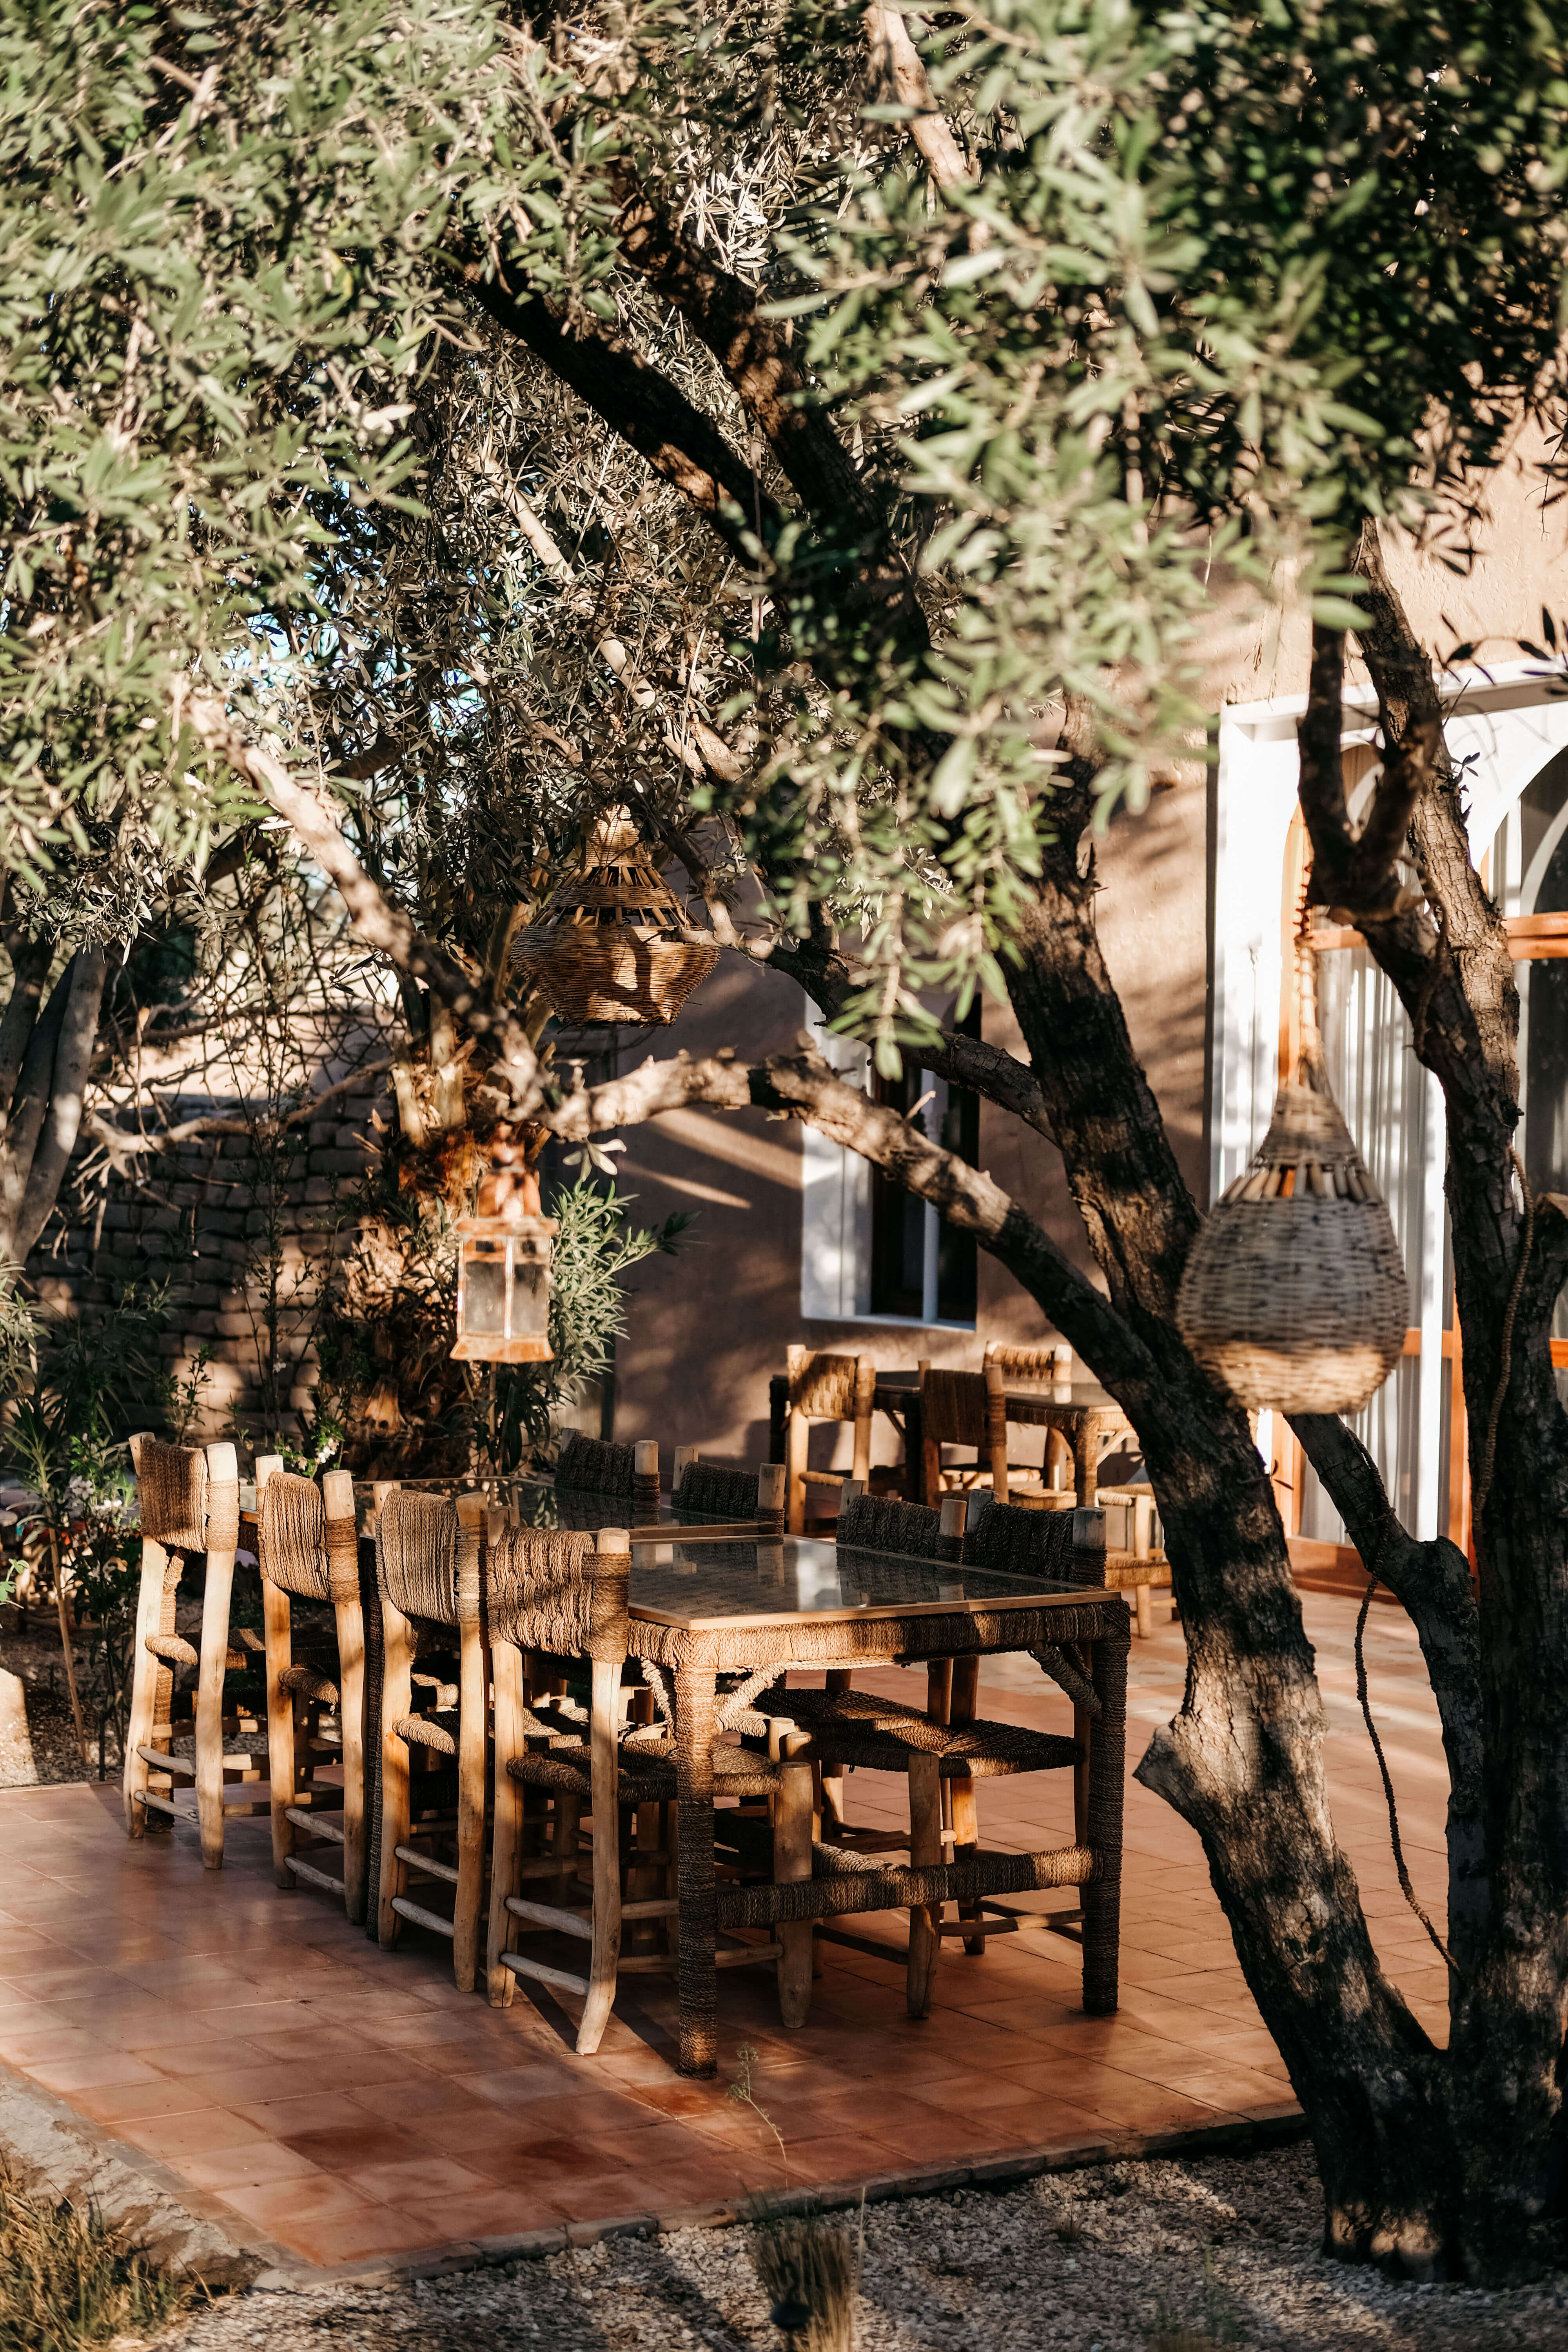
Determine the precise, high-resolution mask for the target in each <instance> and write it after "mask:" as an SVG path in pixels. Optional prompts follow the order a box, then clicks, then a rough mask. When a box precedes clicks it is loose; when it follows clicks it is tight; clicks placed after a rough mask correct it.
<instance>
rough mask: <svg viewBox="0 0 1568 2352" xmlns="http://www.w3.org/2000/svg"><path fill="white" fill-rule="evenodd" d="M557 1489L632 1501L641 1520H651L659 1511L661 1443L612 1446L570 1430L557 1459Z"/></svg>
mask: <svg viewBox="0 0 1568 2352" xmlns="http://www.w3.org/2000/svg"><path fill="white" fill-rule="evenodd" d="M555 1486H556V1491H557V1492H558V1493H569V1494H573V1493H581V1494H590V1495H594V1496H603V1497H604V1498H605V1499H606V1500H608V1499H610V1498H612V1497H615V1498H618V1499H620V1500H622V1501H625V1502H629V1503H630V1504H631V1505H632V1507H633V1509H634V1512H635V1513H636V1515H637V1518H639V1519H641V1518H650V1517H654V1516H655V1515H656V1514H657V1512H658V1443H657V1441H656V1440H654V1439H652V1438H646V1437H645V1438H639V1439H638V1440H637V1443H636V1444H633V1445H612V1444H609V1442H608V1441H607V1440H606V1439H604V1438H599V1437H584V1435H583V1433H582V1431H581V1430H577V1429H572V1430H568V1431H567V1433H566V1434H565V1436H564V1437H563V1439H562V1441H561V1452H560V1454H559V1456H558V1457H557V1460H556V1465H555Z"/></svg>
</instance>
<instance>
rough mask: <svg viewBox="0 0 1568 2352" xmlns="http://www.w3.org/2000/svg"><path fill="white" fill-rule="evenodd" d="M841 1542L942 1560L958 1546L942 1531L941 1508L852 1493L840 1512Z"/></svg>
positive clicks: (887, 1497) (839, 1530) (906, 1557)
mask: <svg viewBox="0 0 1568 2352" xmlns="http://www.w3.org/2000/svg"><path fill="white" fill-rule="evenodd" d="M838 1542H839V1544H840V1546H841V1547H842V1546H845V1545H850V1546H856V1547H858V1548H859V1549H863V1550H866V1551H890V1552H897V1553H899V1554H900V1556H901V1557H902V1558H904V1559H942V1558H943V1557H944V1556H945V1555H946V1554H947V1553H949V1552H954V1551H955V1549H956V1548H955V1546H954V1544H953V1542H952V1538H950V1537H944V1536H943V1534H942V1513H941V1512H940V1511H933V1510H928V1509H927V1507H926V1506H925V1505H924V1504H923V1503H902V1502H900V1501H899V1499H898V1497H897V1496H892V1495H852V1496H850V1498H849V1500H848V1502H847V1503H846V1504H845V1506H844V1507H843V1509H842V1510H841V1511H840V1512H839V1514H838ZM932 1598H933V1599H934V1598H935V1595H934V1594H933V1595H932Z"/></svg>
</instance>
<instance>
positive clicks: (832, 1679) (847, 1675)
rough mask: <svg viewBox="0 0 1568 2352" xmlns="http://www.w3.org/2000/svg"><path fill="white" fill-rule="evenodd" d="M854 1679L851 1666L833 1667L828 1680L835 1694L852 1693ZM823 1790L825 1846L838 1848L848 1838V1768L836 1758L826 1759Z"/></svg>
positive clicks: (823, 1838) (824, 1759)
mask: <svg viewBox="0 0 1568 2352" xmlns="http://www.w3.org/2000/svg"><path fill="white" fill-rule="evenodd" d="M853 1681H854V1676H853V1675H852V1673H851V1672H850V1670H849V1668H848V1667H847V1666H830V1667H829V1668H828V1670H827V1673H826V1676H825V1677H824V1682H825V1686H826V1689H827V1691H828V1692H829V1694H831V1695H837V1693H839V1692H841V1691H847V1690H848V1689H849V1688H850V1687H851V1685H852V1684H853ZM818 1777H819V1780H820V1784H821V1790H822V1843H823V1844H824V1845H837V1843H839V1842H840V1841H841V1840H842V1838H843V1835H844V1809H845V1803H846V1799H845V1794H844V1767H843V1765H842V1764H840V1763H838V1762H837V1760H836V1759H829V1758H827V1757H824V1758H823V1759H822V1769H821V1772H820V1774H819V1776H818Z"/></svg>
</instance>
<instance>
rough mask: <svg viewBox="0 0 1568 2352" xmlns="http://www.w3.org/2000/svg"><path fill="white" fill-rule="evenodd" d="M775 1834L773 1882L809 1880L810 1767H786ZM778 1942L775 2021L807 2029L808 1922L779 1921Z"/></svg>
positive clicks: (810, 1933) (808, 2004) (808, 1995)
mask: <svg viewBox="0 0 1568 2352" xmlns="http://www.w3.org/2000/svg"><path fill="white" fill-rule="evenodd" d="M782 1779H783V1787H782V1788H781V1790H780V1792H779V1800H778V1821H777V1822H776V1824H775V1826H774V1830H773V1879H774V1883H775V1884H776V1885H788V1884H789V1883H790V1882H791V1881H793V1880H795V1879H800V1878H809V1877H810V1876H811V1810H812V1808H811V1800H812V1773H811V1766H810V1765H809V1764H806V1763H799V1764H790V1763H786V1764H785V1765H784V1770H783V1774H782ZM778 1940H779V1942H780V1944H781V1946H782V1947H783V1949H782V1950H781V1951H780V1953H779V1958H778V1987H779V2015H780V2016H781V2018H782V2019H783V2020H784V2024H785V2025H786V2026H790V2027H795V2026H801V2025H804V2024H805V2021H806V2017H807V2015H808V2013H809V2011H810V2009H811V1969H812V1941H813V1938H812V1931H811V1921H810V1920H809V1919H789V1920H784V1921H781V1923H780V1926H779V1930H778Z"/></svg>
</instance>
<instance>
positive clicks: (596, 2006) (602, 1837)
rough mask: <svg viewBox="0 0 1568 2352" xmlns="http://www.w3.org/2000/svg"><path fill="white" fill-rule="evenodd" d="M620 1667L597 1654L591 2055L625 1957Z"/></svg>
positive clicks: (581, 2045)
mask: <svg viewBox="0 0 1568 2352" xmlns="http://www.w3.org/2000/svg"><path fill="white" fill-rule="evenodd" d="M620 1694H621V1667H620V1664H619V1663H618V1662H617V1661H614V1660H605V1659H601V1658H595V1660H594V1685H593V1706H592V1722H591V1730H590V1739H591V1744H592V1756H593V1765H592V1769H593V1787H594V1940H593V1943H592V1945H591V1947H590V1958H589V1962H588V1997H587V2000H585V2001H584V2004H583V2019H582V2022H581V2024H580V2025H579V2026H578V2029H577V2055H578V2056H579V2057H580V2058H591V2057H592V2056H593V2055H594V2053H595V2051H596V2050H597V2048H598V2046H599V2044H600V2042H602V2041H603V2040H604V2038H605V2026H606V2025H607V2024H608V2023H609V2021H610V2011H611V2009H612V2007H613V2006H614V2003H615V1998H616V1970H617V1969H618V1968H619V1966H620V1958H621V1855H620V1828H621V1809H620V1790H619V1786H618V1783H619V1778H620V1759H619V1748H618V1747H617V1744H616V1731H617V1721H616V1718H617V1716H618V1714H619V1711H620Z"/></svg>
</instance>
